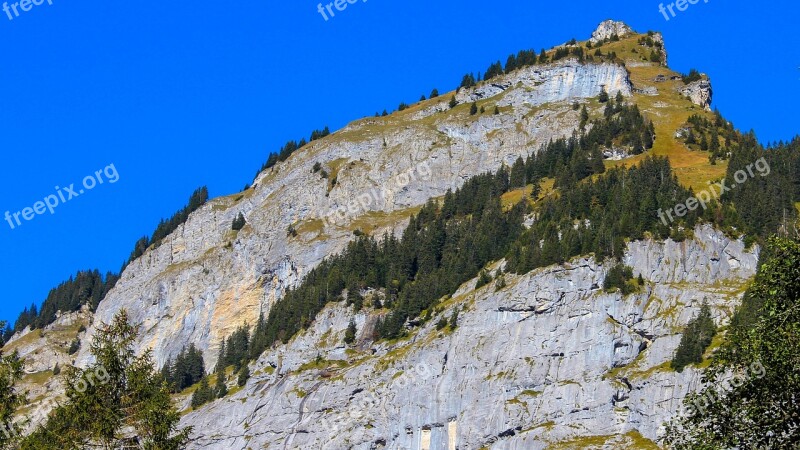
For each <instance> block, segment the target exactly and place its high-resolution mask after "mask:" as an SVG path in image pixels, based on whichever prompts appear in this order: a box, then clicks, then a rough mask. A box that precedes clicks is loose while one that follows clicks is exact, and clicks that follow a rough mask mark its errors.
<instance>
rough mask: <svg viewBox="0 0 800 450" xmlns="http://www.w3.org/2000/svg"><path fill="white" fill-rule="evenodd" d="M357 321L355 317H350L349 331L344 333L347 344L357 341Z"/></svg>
mask: <svg viewBox="0 0 800 450" xmlns="http://www.w3.org/2000/svg"><path fill="white" fill-rule="evenodd" d="M357 331H358V330H357V329H356V322H355V320H353V319H350V324H349V325H347V331H345V333H344V343H345V344H347V345H352V344H353V343H354V342H355V341H356V332H357Z"/></svg>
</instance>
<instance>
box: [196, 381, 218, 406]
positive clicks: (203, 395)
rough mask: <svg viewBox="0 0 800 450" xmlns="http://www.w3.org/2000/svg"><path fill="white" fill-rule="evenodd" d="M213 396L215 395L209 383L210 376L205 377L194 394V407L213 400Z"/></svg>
mask: <svg viewBox="0 0 800 450" xmlns="http://www.w3.org/2000/svg"><path fill="white" fill-rule="evenodd" d="M213 398H214V395H213V393H212V391H211V387H210V386H209V385H208V378H206V377H203V379H202V380H201V381H200V386H198V387H197V390H196V391H194V394H192V408H193V409H197V408H199V407H200V406H202V405H205V404H206V403H208V402H209V401H211V400H213Z"/></svg>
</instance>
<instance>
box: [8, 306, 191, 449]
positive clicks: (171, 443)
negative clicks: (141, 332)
mask: <svg viewBox="0 0 800 450" xmlns="http://www.w3.org/2000/svg"><path fill="white" fill-rule="evenodd" d="M136 340H137V327H135V326H133V325H131V324H130V323H129V321H128V315H127V313H126V312H125V311H122V312H120V313H118V314H117V315H116V316H114V319H113V320H112V321H111V323H110V324H109V325H105V326H102V327H99V328H98V330H97V333H96V334H95V337H94V340H93V342H92V345H91V353H92V356H93V357H94V361H95V362H94V363H93V364H92V365H90V366H89V367H87V368H86V369H78V368H75V367H69V368H67V369H66V370H65V371H66V375H65V377H64V384H65V389H66V398H67V400H66V401H65V402H64V403H62V404H60V405H59V406H58V407H56V408H55V409H54V410H53V411H52V412H51V413H50V415H49V417H48V419H47V421H46V422H45V423H44V424H42V425H40V426H39V427H37V428H36V429H35V430H34V431H33V433H31V434H30V435H29V436H27V437H26V438H25V440H24V441H23V443H22V448H23V449H39V448H65V449H74V448H84V447H85V446H87V445H88V444H92V445H90V446H91V447H102V448H121V447H123V446H124V445H125V444H124V443H125V442H131V441H134V442H137V441H138V442H139V443H140V444H139V445H140V447H137V448H143V449H165V450H178V449H180V448H182V447H183V446H184V445H185V444H186V443H187V442H188V439H189V433H190V432H191V428H184V429H179V428H178V423H179V421H180V414H179V413H178V412H177V411H176V410H175V408H174V406H173V405H172V399H171V398H170V395H169V390H168V389H167V386H166V384H165V383H164V382H163V381H162V380H161V376H160V374H159V373H158V372H156V370H155V368H154V367H153V361H152V355H151V353H150V352H145V353H144V354H143V355H141V356H136V353H135V351H134V349H133V345H134V343H135V342H136ZM100 374H103V375H102V376H101V375H100ZM0 404H5V402H2V403H0Z"/></svg>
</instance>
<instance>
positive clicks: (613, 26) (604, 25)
mask: <svg viewBox="0 0 800 450" xmlns="http://www.w3.org/2000/svg"><path fill="white" fill-rule="evenodd" d="M632 33H633V30H632V29H631V27H629V26H628V25H627V24H625V23H624V22H617V21H614V20H606V21H604V22H601V23H600V25H599V26H598V27H597V29H596V30H594V33H592V38H591V39H590V41H591V42H592V44H596V43H598V42H602V41H604V40H606V39H611V38H612V36H617V37H620V38H621V37H625V36H627V35H629V34H632Z"/></svg>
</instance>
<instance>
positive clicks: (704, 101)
mask: <svg viewBox="0 0 800 450" xmlns="http://www.w3.org/2000/svg"><path fill="white" fill-rule="evenodd" d="M679 92H680V93H681V94H683V95H684V96H686V97H688V98H689V100H691V101H692V103H694V104H695V105H698V106H702V107H703V109H705V110H706V111H711V99H712V95H713V92H712V89H711V81H709V80H708V79H703V80H698V81H695V82H692V83H689V84H687V85H686V86H683V87H681V88H680V89H679Z"/></svg>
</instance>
